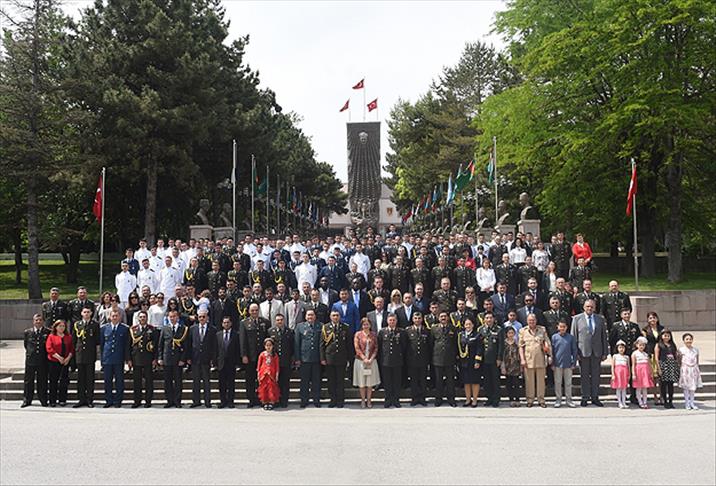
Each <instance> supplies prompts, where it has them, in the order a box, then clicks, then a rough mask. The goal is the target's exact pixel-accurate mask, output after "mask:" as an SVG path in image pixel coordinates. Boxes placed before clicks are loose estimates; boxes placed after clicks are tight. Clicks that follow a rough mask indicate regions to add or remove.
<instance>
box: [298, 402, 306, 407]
mask: <svg viewBox="0 0 716 486" xmlns="http://www.w3.org/2000/svg"><path fill="white" fill-rule="evenodd" d="M306 406H307V404H306V403H302V404H301V405H299V408H306Z"/></svg>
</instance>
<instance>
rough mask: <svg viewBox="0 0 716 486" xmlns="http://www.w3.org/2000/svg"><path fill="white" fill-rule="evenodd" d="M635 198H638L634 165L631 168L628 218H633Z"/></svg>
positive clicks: (627, 208)
mask: <svg viewBox="0 0 716 486" xmlns="http://www.w3.org/2000/svg"><path fill="white" fill-rule="evenodd" d="M634 196H636V164H632V166H631V181H629V193H628V194H627V207H626V214H627V216H631V211H632V207H633V206H634Z"/></svg>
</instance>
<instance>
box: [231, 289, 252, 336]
mask: <svg viewBox="0 0 716 486" xmlns="http://www.w3.org/2000/svg"><path fill="white" fill-rule="evenodd" d="M251 303H252V299H251V287H250V286H248V285H244V287H243V289H242V290H241V297H240V298H239V300H237V301H236V310H237V311H238V316H239V321H238V322H237V323H236V325H235V326H234V329H236V331H237V332H238V330H239V325H238V323H239V322H241V321H243V320H244V319H246V318H247V317H249V306H250V305H251Z"/></svg>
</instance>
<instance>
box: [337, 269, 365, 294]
mask: <svg viewBox="0 0 716 486" xmlns="http://www.w3.org/2000/svg"><path fill="white" fill-rule="evenodd" d="M356 278H357V279H358V280H360V282H361V284H360V288H361V289H365V288H366V287H367V284H366V282H365V277H364V276H363V274H362V273H359V272H355V273H354V272H348V273H346V279H345V280H346V282H347V283H348V285H349V286H350V287H351V288H352V287H353V283H352V282H353V279H356ZM338 290H340V289H338Z"/></svg>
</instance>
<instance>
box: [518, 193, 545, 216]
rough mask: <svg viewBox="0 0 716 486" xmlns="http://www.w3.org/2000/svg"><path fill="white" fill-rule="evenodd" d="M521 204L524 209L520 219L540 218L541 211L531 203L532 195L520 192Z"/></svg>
mask: <svg viewBox="0 0 716 486" xmlns="http://www.w3.org/2000/svg"><path fill="white" fill-rule="evenodd" d="M519 201H520V206H521V207H522V211H521V212H520V220H526V219H540V217H539V213H538V212H537V208H535V207H534V206H531V205H530V195H529V194H527V193H526V192H523V193H522V194H520V198H519Z"/></svg>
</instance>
